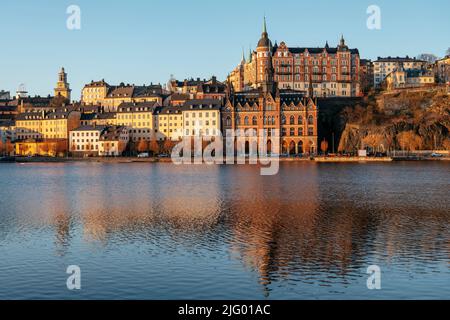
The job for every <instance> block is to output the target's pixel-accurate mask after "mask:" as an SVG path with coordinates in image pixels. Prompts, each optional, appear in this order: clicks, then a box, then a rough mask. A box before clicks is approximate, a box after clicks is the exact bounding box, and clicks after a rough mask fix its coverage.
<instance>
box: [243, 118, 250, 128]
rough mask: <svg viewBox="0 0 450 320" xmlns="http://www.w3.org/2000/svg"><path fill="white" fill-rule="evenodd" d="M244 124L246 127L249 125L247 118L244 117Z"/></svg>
mask: <svg viewBox="0 0 450 320" xmlns="http://www.w3.org/2000/svg"><path fill="white" fill-rule="evenodd" d="M244 124H245V125H246V126H248V125H249V122H248V117H245V118H244Z"/></svg>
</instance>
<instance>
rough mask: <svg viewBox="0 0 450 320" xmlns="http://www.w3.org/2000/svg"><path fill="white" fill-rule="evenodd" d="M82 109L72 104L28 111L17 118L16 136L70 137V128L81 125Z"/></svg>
mask: <svg viewBox="0 0 450 320" xmlns="http://www.w3.org/2000/svg"><path fill="white" fill-rule="evenodd" d="M80 118H81V113H80V111H78V110H76V109H74V108H73V107H71V106H68V107H65V108H60V109H54V110H51V111H49V112H46V111H43V110H42V111H27V112H24V113H21V114H19V115H18V116H17V118H16V128H15V130H16V134H15V135H16V138H17V139H18V140H27V139H66V140H67V139H68V133H69V131H70V130H72V129H74V128H77V127H79V126H80Z"/></svg>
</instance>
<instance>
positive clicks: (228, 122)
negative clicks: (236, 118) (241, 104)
mask: <svg viewBox="0 0 450 320" xmlns="http://www.w3.org/2000/svg"><path fill="white" fill-rule="evenodd" d="M226 123H227V126H228V127H231V117H230V116H228V117H227V121H226Z"/></svg>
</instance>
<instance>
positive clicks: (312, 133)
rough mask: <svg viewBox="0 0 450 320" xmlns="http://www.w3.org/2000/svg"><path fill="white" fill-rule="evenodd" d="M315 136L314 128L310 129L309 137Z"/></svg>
mask: <svg viewBox="0 0 450 320" xmlns="http://www.w3.org/2000/svg"><path fill="white" fill-rule="evenodd" d="M312 135H314V129H313V128H311V127H310V128H308V136H312Z"/></svg>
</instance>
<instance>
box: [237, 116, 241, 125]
mask: <svg viewBox="0 0 450 320" xmlns="http://www.w3.org/2000/svg"><path fill="white" fill-rule="evenodd" d="M236 125H237V126H239V125H241V117H239V116H237V117H236Z"/></svg>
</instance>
